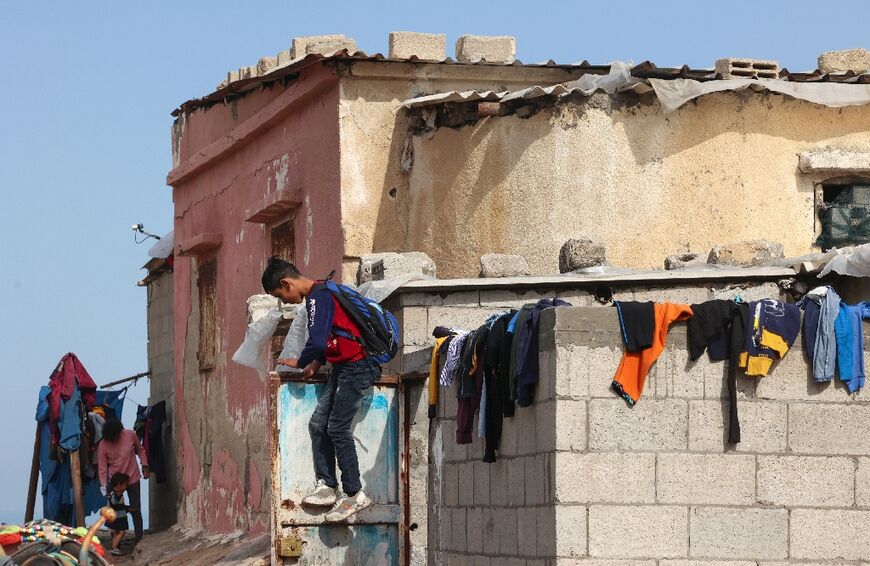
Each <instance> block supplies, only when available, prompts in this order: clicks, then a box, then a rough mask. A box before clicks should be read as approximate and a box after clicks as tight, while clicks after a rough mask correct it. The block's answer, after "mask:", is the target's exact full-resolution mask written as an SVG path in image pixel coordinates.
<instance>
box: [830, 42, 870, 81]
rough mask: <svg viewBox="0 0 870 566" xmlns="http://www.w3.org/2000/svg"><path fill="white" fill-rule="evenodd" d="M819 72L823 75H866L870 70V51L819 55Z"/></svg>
mask: <svg viewBox="0 0 870 566" xmlns="http://www.w3.org/2000/svg"><path fill="white" fill-rule="evenodd" d="M819 70H820V71H821V72H823V73H845V72H848V71H852V72H853V73H855V74H857V75H860V74H863V73H866V72H867V71H868V70H870V51H867V50H866V49H863V48H860V49H844V50H842V51H826V52H824V53H822V54H821V55H819Z"/></svg>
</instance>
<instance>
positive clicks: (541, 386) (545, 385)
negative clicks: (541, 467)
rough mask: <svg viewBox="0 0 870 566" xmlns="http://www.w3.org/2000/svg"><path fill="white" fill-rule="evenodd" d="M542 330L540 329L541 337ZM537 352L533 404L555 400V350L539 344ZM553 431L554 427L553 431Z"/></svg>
mask: <svg viewBox="0 0 870 566" xmlns="http://www.w3.org/2000/svg"><path fill="white" fill-rule="evenodd" d="M543 332H544V329H543V327H542V328H541V333H542V336H543ZM538 347H539V348H540V351H539V352H538V385H537V386H536V387H535V398H534V403H535V404H539V403H546V402H548V401H550V400H552V399H555V398H556V389H555V386H556V376H555V375H554V374H555V372H556V352H555V348H549V347H547V348H545V347H544V345H543V344H542V343H540V342H539V346H538ZM553 430H555V427H554V429H553Z"/></svg>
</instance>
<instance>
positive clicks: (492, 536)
mask: <svg viewBox="0 0 870 566" xmlns="http://www.w3.org/2000/svg"><path fill="white" fill-rule="evenodd" d="M500 512H501V509H492V508H486V509H484V510H483V552H484V554H490V555H495V554H498V551H499V540H498V539H499V537H500V536H501V533H499V532H497V531H496V530H495V529H496V524H495V516H496V514H497V513H500Z"/></svg>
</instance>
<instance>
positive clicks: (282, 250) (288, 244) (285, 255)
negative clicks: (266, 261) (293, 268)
mask: <svg viewBox="0 0 870 566" xmlns="http://www.w3.org/2000/svg"><path fill="white" fill-rule="evenodd" d="M294 224H295V222H293V217H292V216H291V217H290V219H289V220H287V221H286V222H282V223H281V224H277V225H275V226H273V227H272V255H275V256H278V257H280V258H281V259H283V260H286V261H289V262H290V263H293V262H294V261H295V258H296V237H295V232H294V230H293V228H294Z"/></svg>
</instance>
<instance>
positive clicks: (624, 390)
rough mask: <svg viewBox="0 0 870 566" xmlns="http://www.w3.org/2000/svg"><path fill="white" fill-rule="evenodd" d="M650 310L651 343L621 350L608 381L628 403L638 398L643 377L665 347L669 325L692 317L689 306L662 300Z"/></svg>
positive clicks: (641, 391) (641, 390)
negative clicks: (636, 349) (638, 348)
mask: <svg viewBox="0 0 870 566" xmlns="http://www.w3.org/2000/svg"><path fill="white" fill-rule="evenodd" d="M654 309H655V315H656V317H655V334H654V335H653V343H652V346H650V347H649V348H647V349H646V350H642V351H640V352H625V353H624V354H623V356H622V360H621V361H620V362H619V367H618V368H617V369H616V375H615V376H614V377H613V382H612V383H611V388H612V389H613V390H614V391H615V392H616V393H617V394H619V395H620V396H621V397H622V398H623V399H625V401H626V402H627V403H628V404H629V405H634V404H635V403H637V400H638V399H640V395H641V393H643V386H644V383H645V382H646V376H647V374H648V373H649V370H650V368H651V367H652V365H653V364H654V363H655V362H656V360H657V359H658V358H659V356H660V355H661V353H662V350H664V348H665V342H666V341H667V336H668V329H669V328H670V326H671V324H673V323H674V322H677V321H680V320H686V319H688V318H690V317H691V316H692V308H691V307H690V306H689V305H680V304H672V303H663V304H656V305H655V306H654Z"/></svg>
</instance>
